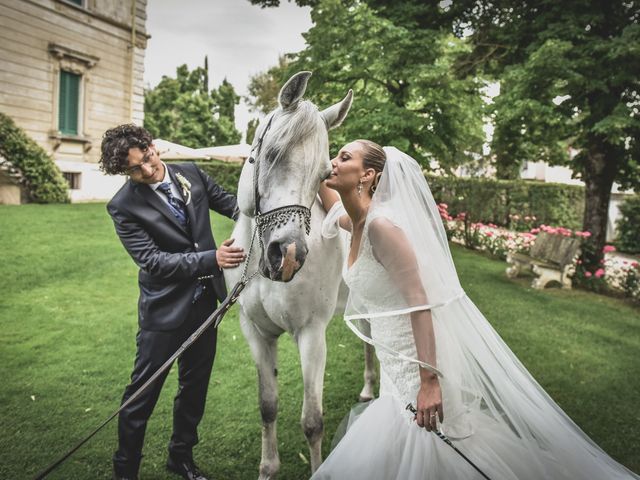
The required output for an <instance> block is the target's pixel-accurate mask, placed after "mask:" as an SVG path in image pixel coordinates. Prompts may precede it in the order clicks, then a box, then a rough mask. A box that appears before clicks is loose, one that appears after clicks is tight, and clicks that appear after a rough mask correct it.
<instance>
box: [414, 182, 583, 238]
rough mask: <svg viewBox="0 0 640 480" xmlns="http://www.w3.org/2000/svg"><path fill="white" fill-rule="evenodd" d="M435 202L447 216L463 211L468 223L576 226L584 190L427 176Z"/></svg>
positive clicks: (579, 222)
mask: <svg viewBox="0 0 640 480" xmlns="http://www.w3.org/2000/svg"><path fill="white" fill-rule="evenodd" d="M427 181H428V182H429V185H430V187H431V191H432V192H433V196H434V198H435V200H436V202H437V203H445V204H447V205H448V206H449V211H450V212H451V215H453V216H456V215H457V214H459V213H461V212H465V213H466V215H467V221H468V222H485V223H494V224H496V225H500V226H504V227H508V228H511V229H514V230H518V231H528V230H529V229H530V228H531V226H533V225H536V224H545V225H563V226H565V227H568V228H574V229H575V228H580V226H581V225H582V216H583V212H584V189H583V188H582V187H578V186H573V185H563V184H555V183H538V182H528V181H524V180H492V179H486V178H458V177H438V176H434V175H427Z"/></svg>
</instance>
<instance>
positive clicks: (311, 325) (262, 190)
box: [224, 72, 375, 479]
mask: <svg viewBox="0 0 640 480" xmlns="http://www.w3.org/2000/svg"><path fill="white" fill-rule="evenodd" d="M310 76H311V73H310V72H300V73H297V74H296V75H294V76H293V77H291V78H290V79H289V81H287V83H286V84H285V85H284V86H283V87H282V89H281V91H280V94H279V96H278V101H279V108H277V109H275V110H274V111H273V112H271V113H270V114H269V115H268V116H267V117H266V119H265V120H264V121H263V122H262V123H261V124H260V126H259V128H258V130H257V132H256V136H255V139H254V142H253V145H252V161H247V162H245V165H244V167H243V169H242V174H241V176H240V182H239V185H238V205H239V207H240V211H241V214H240V217H239V219H238V222H237V224H236V226H235V229H234V231H233V234H232V237H233V238H235V242H236V244H237V245H239V246H242V247H243V248H244V249H245V251H247V253H248V254H249V251H248V250H249V247H250V245H252V246H253V248H252V249H251V251H250V254H249V263H248V265H247V271H248V273H252V272H254V271H256V270H259V271H260V272H261V273H262V276H256V277H254V278H253V280H251V281H250V282H249V284H248V285H247V287H246V288H245V290H244V291H243V293H242V294H241V295H240V298H239V302H238V303H239V305H240V325H241V327H242V331H243V333H244V335H245V337H246V339H247V341H248V342H249V347H250V349H251V353H252V355H253V359H254V361H255V363H256V367H257V370H258V382H259V403H260V413H261V416H262V425H263V428H262V458H261V461H260V478H261V479H267V478H274V477H275V476H276V474H277V472H278V470H279V468H280V459H279V456H278V444H277V438H276V416H277V412H278V385H277V378H276V375H277V369H276V368H277V365H276V356H277V341H278V338H279V337H280V335H281V334H282V333H284V332H288V333H289V334H290V335H291V336H292V337H293V339H294V341H295V342H296V345H297V347H298V350H299V352H300V363H301V366H302V377H303V381H304V401H303V404H302V417H301V424H302V428H303V431H304V434H305V436H306V438H307V442H308V444H309V450H310V457H311V470H312V472H313V471H315V470H316V469H317V468H318V466H319V465H320V463H321V462H322V454H321V444H322V436H323V431H324V427H323V418H322V390H323V381H324V368H325V360H326V343H325V330H326V327H327V324H328V323H329V320H330V319H331V317H332V315H333V313H334V310H335V308H336V301H337V298H338V287H339V284H340V278H341V268H342V262H343V259H344V254H345V251H344V243H343V242H342V241H341V240H340V238H339V237H335V238H332V239H327V238H323V237H322V235H321V225H322V221H323V219H324V217H325V212H324V210H323V208H322V206H321V204H320V203H319V200H318V199H317V192H318V189H319V186H320V182H321V181H322V180H324V179H325V178H326V177H327V176H328V175H329V173H330V172H331V164H330V161H329V141H328V130H329V129H331V128H334V127H337V126H338V125H340V124H341V123H342V121H343V120H344V118H345V117H346V115H347V112H348V111H349V108H350V106H351V101H352V92H351V91H349V92H348V93H347V95H346V97H345V98H344V99H343V100H342V101H341V102H339V103H337V104H335V105H333V106H331V107H329V108H327V109H326V110H323V111H319V110H318V109H317V107H316V106H315V105H314V104H313V103H311V102H309V101H306V100H302V96H303V94H304V92H305V89H306V86H307V81H308V79H309V77H310ZM256 169H257V171H256ZM256 192H257V193H256ZM282 207H289V208H284V209H282ZM306 208H308V209H310V219H309V218H306V217H307V216H308V214H309V210H307V209H306ZM274 210H277V212H274V213H273V215H269V214H270V212H273V211H274ZM256 211H259V212H260V214H261V215H260V216H259V218H261V219H262V221H264V222H265V223H266V224H265V225H264V227H263V228H262V229H261V230H259V231H257V232H256V233H255V235H256V237H257V238H256V239H255V241H254V242H253V243H252V235H253V233H254V229H255V228H256V221H255V217H256ZM307 221H308V222H310V225H305V222H307ZM308 226H310V232H307V231H306V229H307V227H308ZM307 233H308V235H307ZM303 264H304V265H305V266H304V268H302V266H303ZM224 273H225V279H226V281H227V284H228V285H229V287H231V286H233V285H234V284H235V283H236V282H238V281H239V280H240V275H241V270H240V268H237V269H232V270H225V271H224ZM274 280H275V281H274ZM367 357H368V358H369V365H370V368H369V372H368V373H365V378H368V380H369V382H367V385H365V388H364V389H363V392H362V393H361V397H365V398H366V397H368V398H371V397H372V396H373V381H374V378H375V377H374V373H373V372H374V370H373V369H372V368H371V365H373V356H372V354H371V352H369V354H368V355H367Z"/></svg>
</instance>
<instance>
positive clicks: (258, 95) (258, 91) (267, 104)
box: [245, 55, 292, 114]
mask: <svg viewBox="0 0 640 480" xmlns="http://www.w3.org/2000/svg"><path fill="white" fill-rule="evenodd" d="M291 56H292V55H289V56H287V55H281V56H280V57H279V58H278V65H276V66H273V67H271V68H270V69H269V70H267V71H266V72H262V73H258V74H257V75H254V76H253V77H251V80H250V81H249V86H248V88H247V90H248V92H249V95H248V96H247V97H246V98H245V101H246V102H247V103H248V104H249V107H250V109H251V111H253V112H260V113H262V114H267V113H269V112H270V111H271V110H273V109H274V108H276V107H277V106H278V93H279V92H280V88H281V87H282V85H284V83H285V82H286V81H287V74H288V73H289V68H288V67H289V64H290V63H291V61H290V57H291Z"/></svg>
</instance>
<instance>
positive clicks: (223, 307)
mask: <svg viewBox="0 0 640 480" xmlns="http://www.w3.org/2000/svg"><path fill="white" fill-rule="evenodd" d="M256 229H257V226H256V228H254V230H253V235H252V237H251V246H250V247H249V254H248V255H247V258H246V259H245V265H244V268H243V270H242V276H241V277H240V281H239V282H238V283H236V285H235V286H234V287H233V288H232V289H231V292H230V293H229V295H227V297H226V298H225V299H224V300H223V301H222V303H221V304H220V306H219V307H218V308H217V309H216V310H215V311H214V312H213V313H212V314H211V315H209V317H208V318H207V319H206V320H205V321H204V322H203V323H202V325H200V327H198V329H197V330H196V331H194V332H193V333H192V334H191V335H190V336H189V338H188V339H187V340H185V341H184V342H183V343H182V345H180V347H179V348H178V350H176V352H175V353H174V354H173V355H171V357H170V358H169V359H168V360H167V361H166V362H165V363H164V364H163V365H162V366H161V367H160V368H159V369H158V370H156V372H155V373H154V374H153V375H152V376H151V377H149V379H148V380H147V381H146V382H145V383H144V385H142V386H141V387H140V388H138V390H136V391H135V392H133V394H132V395H131V396H130V397H129V398H128V399H127V400H126V401H124V402H123V403H122V405H120V408H118V409H117V410H116V411H115V412H113V413H112V414H111V415H110V416H109V417H108V418H107V419H106V420H105V421H104V422H102V423H101V424H100V425H99V426H98V427H97V428H96V429H94V430H93V431H92V432H91V433H90V434H89V435H87V436H86V437H84V438H83V439H82V440H80V442H78V443H77V444H76V445H75V446H74V447H73V448H71V449H70V450H69V451H67V452H66V453H65V454H64V455H62V456H61V457H60V458H58V459H57V460H56V461H55V462H53V463H51V464H50V465H49V466H48V467H46V468H45V469H44V470H42V471H41V472H40V473H38V474H37V475H36V476H35V477H34V480H41V479H43V478H45V477H46V476H47V475H49V474H50V473H51V472H52V471H54V470H55V469H56V468H58V467H59V466H60V465H62V464H63V463H64V462H65V460H67V459H68V458H69V457H70V456H71V455H73V454H74V453H75V452H76V451H77V450H78V449H80V447H82V446H83V445H84V444H85V443H87V442H88V441H89V440H90V439H91V438H92V437H93V436H94V435H95V434H96V433H98V432H99V431H100V430H102V429H103V428H104V427H105V426H106V425H107V424H108V423H109V422H111V420H113V419H114V418H115V417H116V416H117V415H118V414H119V413H120V412H121V411H122V410H124V409H125V408H126V407H127V406H129V405H130V404H131V403H132V402H133V401H134V400H135V399H136V398H138V397H139V396H140V395H141V394H142V393H143V392H144V391H145V390H146V389H147V388H148V387H149V386H150V385H151V384H152V383H153V382H155V381H156V379H157V378H158V377H159V376H160V375H161V374H162V373H163V372H164V371H165V370H167V369H168V368H170V367H171V365H172V364H173V362H174V361H175V360H176V359H177V358H178V357H179V356H180V355H182V354H183V353H184V352H185V351H186V350H187V349H188V348H189V347H190V346H191V345H193V343H194V342H195V341H196V340H197V339H198V338H199V337H200V336H201V335H202V334H203V333H204V332H205V330H207V329H208V328H209V327H210V326H211V325H212V324H213V328H218V325H220V322H221V321H222V319H223V318H224V316H225V314H226V313H227V312H228V311H229V309H230V308H231V307H232V306H233V305H234V304H235V303H236V302H237V301H238V297H239V296H240V293H241V292H242V291H243V290H244V288H245V287H246V286H247V284H248V283H249V281H250V280H251V279H252V278H253V277H255V276H256V274H257V273H258V270H256V271H255V272H253V273H252V274H251V275H249V276H248V277H247V267H248V266H249V259H250V258H251V253H252V249H253V241H254V239H255V236H256ZM204 278H211V275H207V276H203V277H200V279H204Z"/></svg>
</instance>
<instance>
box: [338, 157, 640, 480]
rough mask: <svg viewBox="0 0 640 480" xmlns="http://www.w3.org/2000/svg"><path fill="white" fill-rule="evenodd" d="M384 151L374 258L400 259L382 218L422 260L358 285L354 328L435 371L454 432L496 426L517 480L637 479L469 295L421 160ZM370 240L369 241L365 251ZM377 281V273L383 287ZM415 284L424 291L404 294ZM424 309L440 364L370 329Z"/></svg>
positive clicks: (462, 435)
mask: <svg viewBox="0 0 640 480" xmlns="http://www.w3.org/2000/svg"><path fill="white" fill-rule="evenodd" d="M385 152H386V155H387V161H386V165H385V168H384V171H383V173H382V176H381V179H380V182H379V185H378V188H377V190H376V192H375V194H374V195H373V198H372V202H371V206H370V209H369V213H368V217H367V220H366V224H365V235H367V236H368V239H369V242H370V245H371V248H372V250H373V255H374V257H376V258H377V259H381V258H382V259H385V261H383V262H381V263H383V264H385V266H387V269H386V270H387V271H388V270H389V268H388V267H389V263H390V260H389V259H391V264H392V265H393V262H394V260H393V259H395V258H401V257H402V253H403V252H398V251H389V250H388V249H389V247H390V243H389V242H385V241H384V238H383V237H384V235H383V236H381V235H378V234H377V233H376V230H377V227H376V224H380V223H381V222H382V225H384V224H391V225H393V226H394V228H397V229H399V230H400V231H401V232H402V235H403V238H404V239H405V240H406V241H407V242H408V245H409V246H410V249H411V250H412V253H413V257H414V258H415V261H414V262H413V263H412V265H411V266H410V265H409V263H407V262H406V261H401V260H398V262H397V265H396V266H395V267H393V266H392V268H391V269H392V270H393V269H394V268H396V267H397V268H396V271H395V272H392V273H391V278H388V277H387V278H383V277H384V275H383V274H382V273H380V272H370V274H371V275H372V277H373V283H371V282H372V278H368V279H367V281H368V285H373V286H369V287H368V288H367V290H366V291H365V292H358V291H356V290H355V289H353V288H352V290H351V292H350V294H349V299H348V301H347V308H346V312H345V320H346V321H347V324H348V325H349V326H350V328H351V329H352V330H354V332H355V333H356V334H357V335H358V336H360V337H361V338H363V339H364V340H365V341H367V342H370V343H372V344H374V345H375V346H376V348H378V349H382V350H384V351H385V352H386V353H388V354H392V355H395V356H397V357H399V358H400V359H402V360H406V361H407V362H414V363H419V364H421V365H422V366H423V367H427V368H430V369H432V370H433V371H435V372H436V373H438V375H439V376H440V384H441V387H442V392H443V407H444V415H445V419H444V422H443V423H442V430H443V432H445V433H446V434H448V435H449V436H450V437H451V438H453V439H456V438H458V439H468V438H472V437H474V438H476V439H478V440H479V441H480V443H481V444H484V445H486V449H489V448H490V447H489V445H490V444H491V442H489V441H487V439H486V437H485V434H487V433H488V430H491V431H492V432H494V435H497V436H499V437H500V438H501V439H502V442H501V443H504V444H506V445H509V446H512V448H511V447H509V448H507V449H506V450H505V451H495V452H493V454H494V455H495V456H497V457H498V458H501V461H503V462H505V464H506V465H508V470H509V471H511V472H520V473H518V474H517V478H532V479H533V478H541V479H542V478H549V479H554V480H555V479H567V480H569V479H571V480H573V479H578V478H589V479H618V478H640V477H638V476H637V475H635V474H634V473H632V472H631V471H629V470H628V469H626V468H625V467H624V466H622V465H620V464H618V463H616V462H615V461H614V460H613V459H612V458H611V457H609V456H608V455H607V454H606V453H605V452H604V451H603V450H601V449H600V448H599V447H598V446H597V445H596V444H595V443H594V442H593V441H592V440H591V439H590V438H589V437H588V436H587V435H586V434H585V433H584V432H583V431H582V430H581V429H580V428H579V427H578V426H577V425H576V424H575V423H574V422H573V421H572V420H571V419H570V418H569V417H568V416H567V415H566V414H565V413H564V412H563V411H562V409H560V407H559V406H558V405H557V404H556V403H555V402H554V401H553V399H551V397H549V395H547V393H546V392H545V391H544V390H543V389H542V387H541V386H540V385H539V384H538V383H537V382H536V380H535V379H534V378H533V377H532V376H531V374H530V373H529V372H528V371H527V369H526V368H525V367H524V366H523V365H522V363H521V362H520V361H519V360H518V358H517V357H516V356H515V355H514V354H513V352H512V351H511V350H510V349H509V347H508V346H507V345H506V344H505V343H504V341H503V340H502V339H501V338H500V336H499V335H498V334H497V333H496V331H495V330H494V329H493V328H492V327H491V325H490V324H489V322H488V321H487V319H486V318H485V317H484V316H483V314H482V313H481V312H480V311H479V310H478V309H477V308H476V306H475V305H474V303H473V302H472V301H471V300H470V299H469V298H468V297H467V296H466V295H465V294H464V292H463V290H462V287H461V286H460V282H459V279H458V275H457V272H456V269H455V266H454V263H453V260H452V257H451V253H450V250H449V245H448V242H447V236H446V233H445V230H444V226H443V224H442V220H441V218H440V214H439V212H438V209H437V207H436V203H435V201H434V199H433V196H432V194H431V191H430V189H429V186H428V185H427V182H426V180H425V177H424V175H423V172H422V170H421V168H420V166H419V165H418V163H417V162H416V161H415V160H414V159H412V158H411V157H409V156H408V155H406V154H404V153H402V152H400V151H399V150H398V149H396V148H393V147H385ZM330 214H333V215H329V216H328V217H327V221H326V222H325V230H328V227H327V226H328V225H330V224H331V223H332V221H333V220H334V219H335V218H336V216H337V213H336V212H335V211H334V212H330ZM380 219H382V220H380ZM326 233H327V232H325V234H326ZM381 238H382V239H381ZM365 243H366V242H365V241H364V240H363V242H362V244H361V248H365V247H363V245H365ZM391 245H392V244H391ZM358 258H360V255H359V256H358ZM357 262H358V260H356V263H357ZM354 266H355V264H354ZM352 268H353V267H352ZM410 270H415V271H410ZM358 274H359V275H361V274H362V275H366V274H367V273H366V272H362V273H360V272H359V273H358ZM376 278H380V281H379V285H378V284H377V282H376V280H375V279H376ZM417 278H419V280H416V279H417ZM416 281H419V282H421V287H422V288H421V289H420V288H418V289H416V288H411V287H415V285H408V284H407V283H408V282H416ZM390 284H392V285H393V286H394V287H393V288H390V287H389V285H390ZM416 291H417V292H420V291H422V292H423V293H424V294H425V295H426V296H425V295H420V294H419V293H418V294H415V295H412V294H411V293H407V292H416ZM424 309H429V310H430V311H431V314H432V318H433V329H434V333H435V339H436V341H435V345H436V350H437V351H436V359H437V361H436V365H425V364H424V362H420V361H419V360H418V359H417V358H410V357H408V356H407V355H406V352H405V354H403V353H402V352H399V351H395V350H394V348H393V346H392V345H386V344H385V342H384V339H382V340H381V339H373V338H371V336H370V335H369V333H368V332H369V331H370V329H369V328H365V327H366V326H367V323H368V322H370V324H371V325H373V322H378V321H381V322H384V321H386V320H387V319H389V318H395V319H398V318H402V317H403V316H404V318H405V319H406V321H409V320H408V319H409V315H406V314H407V313H409V312H412V311H416V310H424ZM413 400H414V401H415V398H414V399H413ZM482 448H483V447H479V450H478V452H480V451H482Z"/></svg>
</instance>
